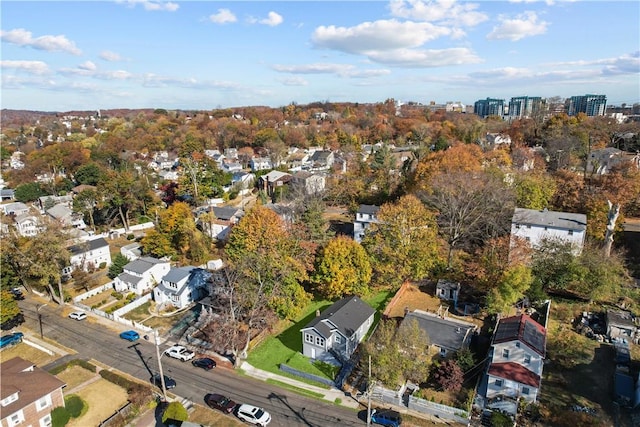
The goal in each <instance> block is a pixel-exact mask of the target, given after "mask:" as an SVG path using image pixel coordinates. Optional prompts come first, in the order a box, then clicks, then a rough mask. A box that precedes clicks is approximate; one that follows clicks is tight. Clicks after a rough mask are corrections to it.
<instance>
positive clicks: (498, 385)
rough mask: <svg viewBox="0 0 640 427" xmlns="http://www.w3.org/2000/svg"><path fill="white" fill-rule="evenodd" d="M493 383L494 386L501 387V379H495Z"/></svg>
mask: <svg viewBox="0 0 640 427" xmlns="http://www.w3.org/2000/svg"><path fill="white" fill-rule="evenodd" d="M493 384H494V385H495V386H496V387H500V388H502V380H500V379H497V380H495V381H494V383H493Z"/></svg>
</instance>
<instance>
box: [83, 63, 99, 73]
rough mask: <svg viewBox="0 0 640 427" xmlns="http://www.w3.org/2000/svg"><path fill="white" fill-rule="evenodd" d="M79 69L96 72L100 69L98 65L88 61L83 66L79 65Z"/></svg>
mask: <svg viewBox="0 0 640 427" xmlns="http://www.w3.org/2000/svg"><path fill="white" fill-rule="evenodd" d="M78 68H80V69H81V70H87V71H96V69H97V68H98V67H96V64H94V63H93V62H91V61H86V62H84V63H83V64H80V65H78Z"/></svg>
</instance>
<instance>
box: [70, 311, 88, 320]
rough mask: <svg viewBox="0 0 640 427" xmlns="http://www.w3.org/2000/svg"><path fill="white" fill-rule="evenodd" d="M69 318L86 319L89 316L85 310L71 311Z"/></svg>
mask: <svg viewBox="0 0 640 427" xmlns="http://www.w3.org/2000/svg"><path fill="white" fill-rule="evenodd" d="M69 318H71V319H76V320H84V319H86V318H87V313H85V312H84V311H74V312H73V313H69Z"/></svg>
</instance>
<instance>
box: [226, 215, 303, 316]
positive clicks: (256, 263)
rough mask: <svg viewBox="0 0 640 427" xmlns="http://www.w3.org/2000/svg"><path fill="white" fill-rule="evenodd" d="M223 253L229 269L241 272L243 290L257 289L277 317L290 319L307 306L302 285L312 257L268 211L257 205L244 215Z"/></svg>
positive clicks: (279, 220) (275, 216)
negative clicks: (244, 288)
mask: <svg viewBox="0 0 640 427" xmlns="http://www.w3.org/2000/svg"><path fill="white" fill-rule="evenodd" d="M224 250H225V254H226V256H227V258H228V260H229V263H230V265H231V266H232V267H234V268H239V269H240V270H241V273H242V275H241V277H243V280H245V281H246V282H247V283H246V285H247V286H246V289H249V288H252V287H253V288H256V292H258V291H259V292H260V295H261V299H262V302H264V303H265V304H268V306H269V307H270V308H272V309H273V310H274V311H275V312H276V313H278V315H279V316H281V317H286V318H293V317H295V316H296V315H297V314H298V313H299V311H300V309H301V308H302V307H304V306H305V305H306V304H307V303H308V301H309V296H308V295H307V293H306V292H305V291H304V289H303V287H302V283H303V281H305V280H306V279H307V278H308V275H307V269H306V268H305V266H306V265H312V263H310V262H309V259H310V257H312V254H311V253H309V252H307V251H305V249H304V247H302V246H301V245H300V244H299V241H298V240H297V239H294V238H292V236H291V233H290V232H289V230H288V229H287V227H286V224H285V223H284V221H283V220H282V219H281V218H280V217H279V216H278V215H277V214H276V213H275V212H274V211H272V210H271V209H269V208H267V207H265V206H262V205H257V206H255V207H253V208H251V209H250V210H249V211H247V213H246V214H245V216H244V217H243V218H242V220H241V221H240V222H239V223H238V224H236V226H235V227H234V228H233V229H232V230H231V233H230V234H229V239H228V241H227V244H226V245H225V248H224ZM247 260H252V262H251V263H248V262H247Z"/></svg>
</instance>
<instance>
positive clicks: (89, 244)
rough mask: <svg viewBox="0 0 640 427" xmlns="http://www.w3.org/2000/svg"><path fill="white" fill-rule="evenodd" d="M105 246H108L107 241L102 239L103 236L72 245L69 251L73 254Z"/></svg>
mask: <svg viewBox="0 0 640 427" xmlns="http://www.w3.org/2000/svg"><path fill="white" fill-rule="evenodd" d="M105 246H106V247H108V246H109V242H107V241H106V240H104V238H102V237H100V238H98V239H93V240H88V241H86V242H83V243H80V244H78V245H73V246H71V247H69V252H71V253H72V254H74V255H77V254H81V253H84V252H89V251H95V250H96V249H99V248H104V247H105Z"/></svg>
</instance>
